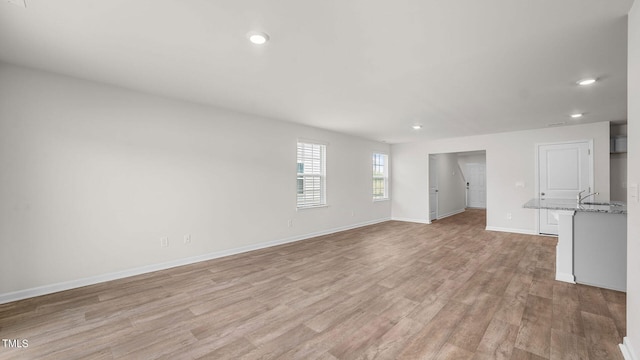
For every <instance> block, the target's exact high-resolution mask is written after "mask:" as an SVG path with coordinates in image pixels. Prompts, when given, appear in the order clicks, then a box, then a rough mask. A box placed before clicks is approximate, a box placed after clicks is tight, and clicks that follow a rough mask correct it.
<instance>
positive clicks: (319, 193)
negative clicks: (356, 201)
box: [296, 142, 327, 208]
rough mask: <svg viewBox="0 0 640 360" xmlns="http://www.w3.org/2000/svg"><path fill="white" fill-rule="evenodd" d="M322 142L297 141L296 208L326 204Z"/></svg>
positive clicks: (323, 148)
mask: <svg viewBox="0 0 640 360" xmlns="http://www.w3.org/2000/svg"><path fill="white" fill-rule="evenodd" d="M326 149H327V146H326V145H322V144H314V143H305V142H298V174H297V186H296V187H297V196H298V208H306V207H313V206H322V205H326V203H327V202H326V194H325V193H326V179H325V178H326V169H325V167H326V160H325V157H326V151H327V150H326Z"/></svg>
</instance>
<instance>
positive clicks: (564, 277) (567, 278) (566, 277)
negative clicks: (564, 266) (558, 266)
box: [556, 272, 576, 284]
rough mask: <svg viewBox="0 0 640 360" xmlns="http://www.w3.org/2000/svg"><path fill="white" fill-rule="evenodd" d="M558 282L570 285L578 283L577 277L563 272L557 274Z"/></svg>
mask: <svg viewBox="0 0 640 360" xmlns="http://www.w3.org/2000/svg"><path fill="white" fill-rule="evenodd" d="M556 280H558V281H562V282H566V283H570V284H575V283H576V278H575V276H573V274H568V273H563V272H556Z"/></svg>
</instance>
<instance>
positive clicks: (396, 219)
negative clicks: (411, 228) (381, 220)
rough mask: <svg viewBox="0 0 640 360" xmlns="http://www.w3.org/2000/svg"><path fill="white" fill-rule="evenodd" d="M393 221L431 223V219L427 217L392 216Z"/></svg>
mask: <svg viewBox="0 0 640 360" xmlns="http://www.w3.org/2000/svg"><path fill="white" fill-rule="evenodd" d="M391 220H393V221H403V222H412V223H418V224H431V221H429V220H426V219H411V218H403V217H392V218H391Z"/></svg>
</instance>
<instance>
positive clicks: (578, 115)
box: [571, 113, 583, 119]
mask: <svg viewBox="0 0 640 360" xmlns="http://www.w3.org/2000/svg"><path fill="white" fill-rule="evenodd" d="M582 115H583V114H581V113H576V114H571V117H572V118H574V119H577V118H581V117H582Z"/></svg>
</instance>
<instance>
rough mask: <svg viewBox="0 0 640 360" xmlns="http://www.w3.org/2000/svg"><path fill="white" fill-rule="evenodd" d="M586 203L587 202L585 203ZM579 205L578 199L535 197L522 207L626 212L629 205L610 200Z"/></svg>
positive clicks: (610, 212) (613, 212)
mask: <svg viewBox="0 0 640 360" xmlns="http://www.w3.org/2000/svg"><path fill="white" fill-rule="evenodd" d="M585 203H586V204H585ZM585 203H582V204H580V205H578V203H577V201H576V199H540V198H534V199H531V200H529V201H527V202H526V203H525V204H524V205H522V207H524V208H527V209H549V210H569V211H585V212H601V213H609V214H626V213H627V205H626V204H625V203H623V202H617V201H613V202H608V203H604V202H603V203H600V202H596V203H595V204H589V201H585Z"/></svg>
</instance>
